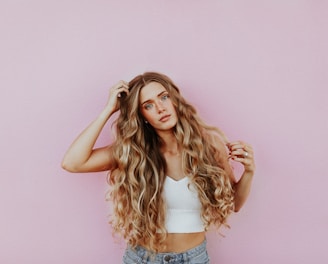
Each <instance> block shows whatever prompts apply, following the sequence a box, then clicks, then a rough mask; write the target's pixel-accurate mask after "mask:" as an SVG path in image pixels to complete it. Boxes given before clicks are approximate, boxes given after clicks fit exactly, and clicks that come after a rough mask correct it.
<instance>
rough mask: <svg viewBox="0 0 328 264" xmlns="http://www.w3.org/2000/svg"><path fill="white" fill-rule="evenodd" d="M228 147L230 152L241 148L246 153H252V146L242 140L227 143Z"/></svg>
mask: <svg viewBox="0 0 328 264" xmlns="http://www.w3.org/2000/svg"><path fill="white" fill-rule="evenodd" d="M227 147H228V149H229V150H230V152H232V151H236V150H243V151H246V152H248V153H253V148H252V146H250V145H249V144H247V143H245V142H243V141H234V142H230V143H228V144H227Z"/></svg>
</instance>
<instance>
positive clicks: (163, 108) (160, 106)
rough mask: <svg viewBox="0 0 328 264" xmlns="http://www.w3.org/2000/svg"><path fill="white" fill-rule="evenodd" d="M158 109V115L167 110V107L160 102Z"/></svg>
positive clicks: (157, 105) (157, 104)
mask: <svg viewBox="0 0 328 264" xmlns="http://www.w3.org/2000/svg"><path fill="white" fill-rule="evenodd" d="M156 108H157V112H158V113H162V112H163V111H164V110H165V107H164V105H163V102H161V101H158V102H157V103H156Z"/></svg>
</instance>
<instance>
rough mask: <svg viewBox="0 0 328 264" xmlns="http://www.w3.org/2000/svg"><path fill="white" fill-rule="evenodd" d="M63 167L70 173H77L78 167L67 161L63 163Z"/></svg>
mask: <svg viewBox="0 0 328 264" xmlns="http://www.w3.org/2000/svg"><path fill="white" fill-rule="evenodd" d="M61 167H62V168H63V169H64V170H66V171H68V172H77V169H76V166H74V164H73V163H71V162H69V161H67V160H65V159H64V160H63V161H62V163H61Z"/></svg>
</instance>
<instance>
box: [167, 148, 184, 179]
mask: <svg viewBox="0 0 328 264" xmlns="http://www.w3.org/2000/svg"><path fill="white" fill-rule="evenodd" d="M164 157H165V161H166V175H167V176H169V177H171V178H172V179H174V180H176V181H178V180H181V179H182V178H184V177H185V175H184V172H183V170H182V158H181V155H170V154H166V155H164Z"/></svg>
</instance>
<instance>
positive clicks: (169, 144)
mask: <svg viewBox="0 0 328 264" xmlns="http://www.w3.org/2000/svg"><path fill="white" fill-rule="evenodd" d="M159 136H160V138H161V140H162V145H161V151H162V152H163V153H170V154H179V153H180V149H179V144H178V141H177V139H176V138H175V136H174V134H173V133H172V132H167V133H161V134H160V135H159Z"/></svg>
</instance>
